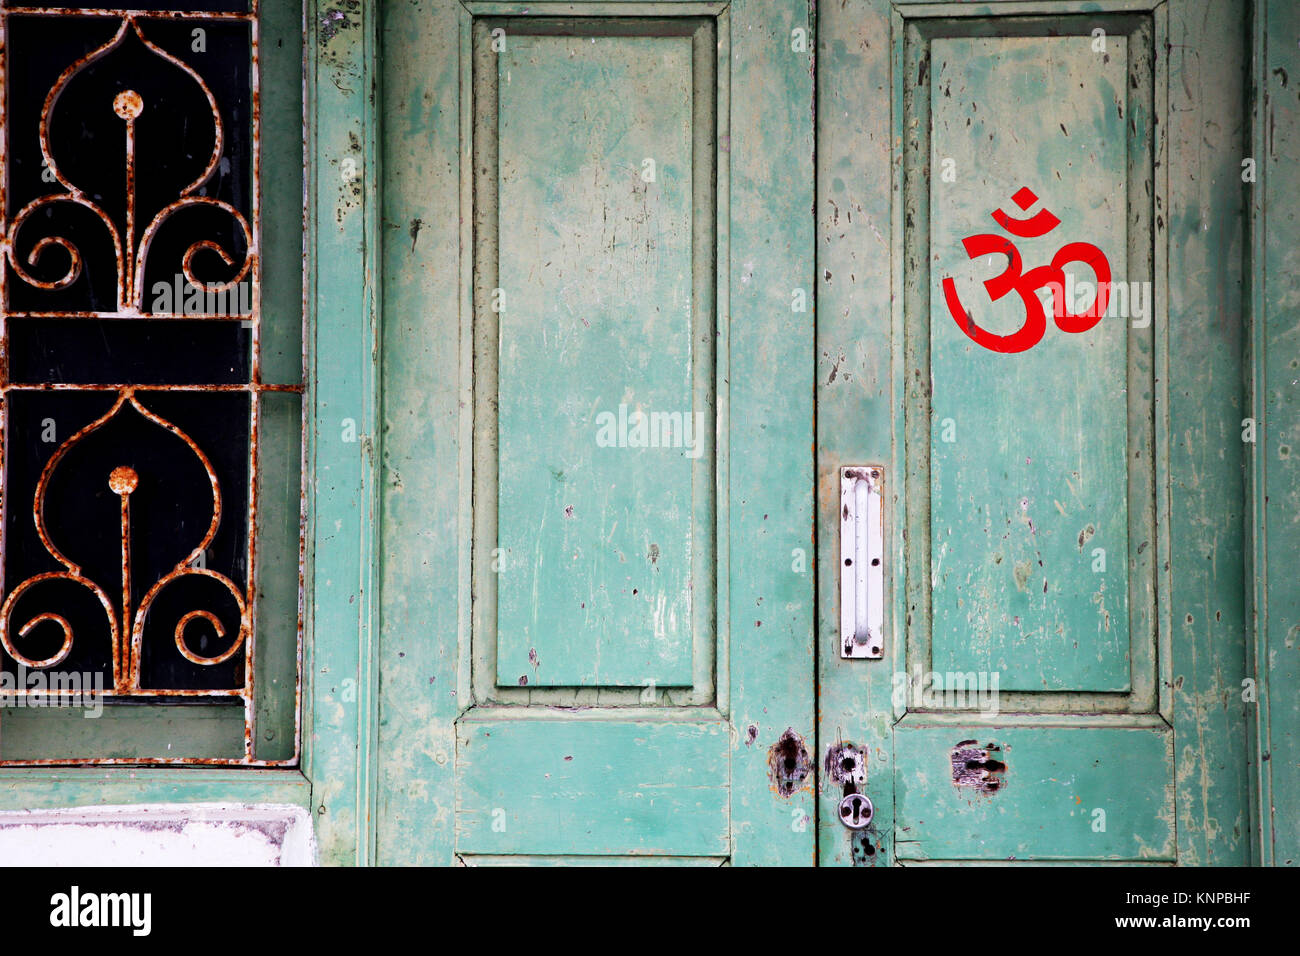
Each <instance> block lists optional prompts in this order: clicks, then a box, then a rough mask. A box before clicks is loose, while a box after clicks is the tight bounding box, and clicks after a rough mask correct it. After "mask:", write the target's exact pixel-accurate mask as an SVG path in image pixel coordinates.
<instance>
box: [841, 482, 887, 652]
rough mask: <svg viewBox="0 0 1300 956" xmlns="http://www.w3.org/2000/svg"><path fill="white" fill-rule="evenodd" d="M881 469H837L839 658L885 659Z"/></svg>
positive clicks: (882, 483)
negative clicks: (838, 508)
mask: <svg viewBox="0 0 1300 956" xmlns="http://www.w3.org/2000/svg"><path fill="white" fill-rule="evenodd" d="M883 485H884V469H883V468H881V467H880V466H879V465H859V466H854V467H848V468H841V469H840V657H844V658H851V659H858V658H870V659H875V660H879V659H880V658H881V657H883V656H884V650H885V636H884V613H885V538H884V530H883V525H884V512H883V505H882V503H881V502H882V501H883V498H882V496H881V489H882V486H883Z"/></svg>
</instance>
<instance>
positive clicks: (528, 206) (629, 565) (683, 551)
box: [484, 20, 714, 687]
mask: <svg viewBox="0 0 1300 956" xmlns="http://www.w3.org/2000/svg"><path fill="white" fill-rule="evenodd" d="M503 23H504V21H503ZM631 23H632V24H634V25H636V26H637V27H639V28H640V29H641V30H642V31H643V33H644V35H637V34H636V33H630V32H629V34H628V35H609V32H608V31H609V30H610V29H611V28H612V26H613V25H609V24H607V23H605V22H602V26H604V28H605V33H604V35H599V36H598V35H595V34H593V35H585V32H584V31H579V32H578V33H577V35H554V34H548V33H542V34H540V35H528V34H521V33H520V31H519V29H518V28H515V27H513V26H511V28H510V35H509V38H508V40H507V44H506V49H505V50H503V51H501V52H500V53H495V54H492V59H493V60H494V61H495V64H496V76H495V80H496V84H495V85H496V97H497V130H498V133H497V135H498V142H497V143H496V144H495V146H496V153H497V163H498V169H499V174H498V177H499V185H498V193H497V197H496V202H497V205H498V208H499V218H498V236H499V241H498V266H497V267H498V270H499V276H500V281H501V283H502V285H501V286H500V287H499V288H500V289H501V294H502V297H503V298H504V303H503V304H501V308H500V311H499V313H498V324H499V328H498V335H497V343H498V345H497V359H498V370H497V377H498V390H497V402H498V416H499V417H498V426H497V427H498V435H497V442H498V467H499V472H498V496H499V497H498V525H497V527H498V540H497V547H498V548H499V549H500V554H499V556H498V558H499V562H500V564H501V565H502V568H501V569H500V571H499V573H498V575H497V577H496V581H497V584H498V587H497V642H498V643H497V681H498V682H499V683H500V684H503V685H509V684H516V683H517V684H521V685H524V684H526V685H528V686H542V687H573V686H578V687H585V686H593V687H612V686H621V687H627V686H631V687H643V686H647V685H648V684H654V685H657V686H661V687H669V686H682V687H689V686H691V680H692V660H691V651H692V633H693V627H694V625H695V624H696V623H697V619H696V616H695V615H694V613H693V600H692V598H693V596H694V593H696V592H698V593H699V595H700V597H701V598H702V599H703V600H704V601H705V603H706V606H707V605H708V604H709V599H708V593H709V590H710V588H708V587H706V586H703V585H704V584H705V583H706V582H707V581H709V580H710V579H711V576H712V573H713V569H712V561H711V551H712V549H711V547H710V546H709V545H710V539H711V534H710V533H709V531H708V529H709V528H710V526H711V524H712V513H711V504H712V500H713V496H712V493H711V488H710V486H711V483H712V478H713V455H712V453H711V452H712V441H711V439H712V431H713V429H712V428H711V427H709V424H711V423H712V421H713V419H714V416H713V406H714V401H713V391H714V390H713V367H712V358H713V351H712V343H713V302H712V296H711V295H708V296H706V297H703V301H694V302H693V301H692V285H693V281H692V280H693V275H694V273H695V271H696V269H698V271H700V272H702V273H705V274H706V275H710V276H711V274H712V255H711V250H712V246H713V236H714V228H713V227H714V219H713V215H712V211H713V210H712V205H713V204H712V196H711V194H710V193H708V192H702V193H701V198H702V200H703V201H702V202H701V203H700V206H701V207H702V208H699V209H695V208H693V199H694V196H693V192H694V190H693V188H692V185H693V183H694V182H695V181H696V180H697V179H699V180H703V181H704V182H711V180H712V166H713V154H712V149H711V148H710V142H711V139H712V137H711V136H710V137H708V138H703V137H702V138H701V141H700V142H699V144H698V145H699V146H700V147H704V148H701V149H698V150H697V155H696V159H697V160H698V163H697V164H695V165H694V168H693V163H692V141H691V140H692V131H694V130H704V131H711V128H712V125H713V115H712V109H711V106H709V104H705V103H701V106H702V107H703V108H702V109H701V112H702V113H703V115H698V116H693V115H692V105H693V104H692V86H693V84H692V77H693V70H692V66H693V61H694V58H695V57H694V50H693V46H694V45H695V43H696V40H695V34H697V33H698V34H699V40H698V42H699V44H700V46H701V48H702V50H711V49H712V48H713V46H714V44H713V43H712V42H710V40H711V35H712V29H711V28H710V27H709V26H708V25H707V24H705V23H704V22H701V21H693V20H682V21H678V23H676V24H674V23H671V22H669V23H664V22H658V23H656V22H653V21H649V22H647V21H631ZM618 26H626V24H618ZM490 27H491V25H488V29H490ZM489 52H491V51H489ZM706 66H707V67H708V68H711V62H709V63H708V64H706ZM701 79H702V80H703V79H705V78H701ZM700 86H701V89H702V90H708V89H711V88H712V87H713V83H712V82H711V79H709V80H707V81H704V82H701V83H700ZM488 96H490V93H489V94H488ZM701 100H703V97H701ZM539 119H544V121H541V122H539ZM484 132H485V133H487V134H488V135H491V128H490V124H489V125H488V126H487V128H486V129H485V130H484ZM697 220H698V222H699V228H698V230H693V227H694V226H695V224H696V222H697ZM693 231H698V234H699V236H700V238H701V239H702V240H703V242H701V243H699V244H697V245H698V247H697V248H696V249H695V250H694V251H695V252H696V254H697V255H696V259H695V262H694V264H693V262H692V252H693V248H692V246H693V243H692V233H693ZM693 265H694V267H695V268H693ZM700 287H701V288H707V289H711V288H712V283H707V284H705V283H701V286H700ZM498 304H500V303H498ZM496 305H497V304H494V308H495V307H496ZM692 326H694V328H693V327H692ZM696 379H698V380H699V381H700V383H701V385H702V386H703V387H701V388H700V389H698V390H696V389H694V387H693V386H694V384H695V380H696ZM695 392H698V394H695ZM706 423H707V424H706ZM706 452H708V454H706ZM693 484H698V485H700V486H701V491H702V494H701V495H700V496H699V498H700V500H699V501H698V502H695V501H693V500H692V486H693ZM696 505H698V506H699V507H698V509H697V507H696ZM697 511H698V513H697ZM696 524H699V525H701V526H703V528H704V529H705V530H704V531H703V533H701V534H700V535H698V537H697V536H696V535H694V534H693V529H694V526H695V525H696ZM693 543H695V544H702V545H704V547H703V548H700V549H698V550H700V551H702V552H703V553H695V551H694V550H693V548H692V544H693ZM693 579H695V580H698V581H699V582H700V583H701V586H700V587H699V588H698V589H693V588H692V580H693ZM698 623H699V624H701V626H703V627H709V628H710V629H711V623H710V620H709V616H708V615H701V616H700V618H699V620H698Z"/></svg>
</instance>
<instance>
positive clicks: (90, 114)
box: [0, 0, 302, 766]
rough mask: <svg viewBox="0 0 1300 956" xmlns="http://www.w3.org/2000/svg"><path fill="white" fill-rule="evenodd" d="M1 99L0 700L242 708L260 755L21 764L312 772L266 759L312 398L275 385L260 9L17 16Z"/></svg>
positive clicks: (13, 11) (0, 45)
mask: <svg viewBox="0 0 1300 956" xmlns="http://www.w3.org/2000/svg"><path fill="white" fill-rule="evenodd" d="M181 7H184V9H180V8H181ZM195 8H199V9H195ZM200 50H201V52H202V53H203V54H204V55H202V56H198V55H195V52H196V51H200ZM0 90H2V91H3V95H2V96H0V157H3V179H0V229H2V230H3V231H2V233H0V260H2V261H0V402H2V407H0V452H2V453H3V460H4V483H3V495H2V502H3V517H2V520H0V534H2V536H3V537H2V538H0V541H2V543H3V560H0V574H2V575H3V578H2V586H0V594H3V603H2V604H0V669H2V670H3V672H5V673H7V674H9V675H10V676H11V677H12V678H13V679H12V680H10V681H8V682H6V686H4V687H0V706H2V705H4V704H5V699H6V698H13V697H15V696H20V695H25V694H32V693H40V694H42V695H46V696H49V695H58V694H81V693H84V684H83V685H80V686H69V687H61V686H59V685H60V684H61V683H71V682H66V681H65V682H57V681H53V680H50V681H46V682H43V683H42V685H41V688H40V690H39V691H33V690H32V689H30V688H29V687H28V686H26V684H28V683H29V681H26V680H24V679H23V676H24V675H30V674H34V673H46V674H51V675H53V674H54V673H56V672H74V673H78V674H91V673H94V674H99V675H101V676H102V682H103V687H104V688H105V694H106V698H107V700H108V702H109V706H118V705H121V706H125V705H128V704H133V703H134V704H149V703H154V704H162V703H170V704H175V705H183V704H185V703H193V702H202V703H206V704H209V705H211V704H214V703H224V704H226V705H228V706H241V705H242V707H243V712H244V754H243V757H242V758H234V757H219V758H218V757H213V758H202V757H189V758H185V759H169V758H167V757H165V756H163V755H160V756H155V757H138V758H137V757H132V758H129V759H128V758H103V759H76V760H72V759H62V758H60V759H52V760H49V761H39V760H38V761H32V760H24V761H22V763H24V764H31V763H45V762H48V763H132V764H140V763H206V764H244V765H255V766H262V765H271V764H276V763H292V762H294V761H292V760H282V761H267V760H258V759H256V758H255V730H256V729H255V726H254V723H255V712H256V707H255V699H254V687H253V679H254V671H255V668H254V666H253V661H254V654H255V635H254V621H255V613H254V606H255V598H256V590H257V589H256V587H255V584H254V582H255V581H256V576H255V568H256V557H257V555H256V548H255V544H256V540H257V519H258V515H257V506H258V480H259V475H258V461H259V458H258V437H259V419H260V415H261V410H262V400H261V399H262V396H263V394H264V393H267V392H274V391H292V392H301V391H302V386H301V384H297V385H283V384H267V383H263V381H262V376H261V361H260V344H261V335H260V333H261V328H262V315H261V306H260V302H261V295H260V292H261V286H260V281H261V258H260V255H259V237H260V220H259V169H260V166H259V163H260V160H261V157H260V126H259V124H260V121H261V117H260V115H259V113H260V94H259V88H258V6H257V2H256V0H253V2H251V3H249V2H246V0H234V2H232V0H213V2H210V3H206V4H202V3H191V4H175V3H172V4H162V8H161V9H110V8H94V9H90V8H84V7H72V6H64V7H53V6H51V7H38V6H21V5H16V4H13V3H9V2H6V0H0ZM299 544H300V562H301V540H300V542H299ZM300 587H301V575H300ZM300 608H301V605H300ZM301 630H302V626H301V610H300V612H299V621H298V660H299V677H298V681H297V683H298V684H299V685H300V684H301ZM294 693H295V699H297V694H298V693H299V690H298V689H297V687H295V691H294ZM10 703H12V700H11V701H10ZM296 714H297V708H296V707H295V718H294V719H295V727H294V734H295V739H296V738H297V731H298V728H297V720H298V718H297V716H296ZM294 759H295V760H296V757H295V758H294Z"/></svg>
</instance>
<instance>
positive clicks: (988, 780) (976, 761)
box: [952, 740, 1007, 794]
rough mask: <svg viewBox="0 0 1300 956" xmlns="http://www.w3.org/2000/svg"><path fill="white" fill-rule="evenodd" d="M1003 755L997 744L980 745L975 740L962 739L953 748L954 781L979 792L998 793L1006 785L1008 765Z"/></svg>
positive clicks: (960, 785) (958, 784)
mask: <svg viewBox="0 0 1300 956" xmlns="http://www.w3.org/2000/svg"><path fill="white" fill-rule="evenodd" d="M1001 756H1002V748H1001V747H999V746H998V745H997V744H993V743H987V744H985V745H984V746H983V747H980V746H979V744H977V743H976V742H975V741H974V740H963V741H960V742H959V743H958V744H957V746H955V747H953V748H952V782H953V783H954V784H956V785H957V786H959V787H970V788H972V789H973V790H976V791H978V792H979V793H987V794H993V793H997V792H998V791H999V790H1001V789H1002V788H1003V787H1004V786H1005V785H1006V779H1005V776H1004V775H1005V774H1006V771H1007V765H1006V764H1005V763H1004V762H1003V761H1002V760H1001V759H999V758H1001Z"/></svg>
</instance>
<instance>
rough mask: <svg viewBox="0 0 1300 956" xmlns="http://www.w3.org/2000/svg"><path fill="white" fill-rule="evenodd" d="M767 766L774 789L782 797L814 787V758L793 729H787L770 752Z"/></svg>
mask: <svg viewBox="0 0 1300 956" xmlns="http://www.w3.org/2000/svg"><path fill="white" fill-rule="evenodd" d="M767 765H768V768H769V775H770V777H771V779H772V789H773V790H775V791H776V793H778V794H779V795H780V796H782V797H789V796H791V795H793V794H795V793H797V792H798V791H800V790H805V789H809V788H810V787H811V786H812V769H813V768H812V758H811V757H810V756H809V755H808V748H807V747H806V746H804V742H803V738H802V737H800V736H799V735H798V734H796V733H795V732H794V728H793V727H787V728H786V731H785V733H783V734H782V735H781V737H780V739H779V740H777V742H776V743H774V744H773V745H772V746H771V748H770V749H769V750H768V752H767Z"/></svg>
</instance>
